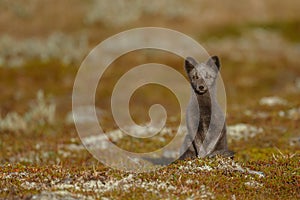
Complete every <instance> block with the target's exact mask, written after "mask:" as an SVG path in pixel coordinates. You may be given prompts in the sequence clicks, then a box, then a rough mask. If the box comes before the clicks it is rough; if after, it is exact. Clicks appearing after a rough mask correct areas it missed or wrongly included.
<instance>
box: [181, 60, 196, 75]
mask: <svg viewBox="0 0 300 200" xmlns="http://www.w3.org/2000/svg"><path fill="white" fill-rule="evenodd" d="M196 65H197V61H196V60H195V59H194V58H192V57H187V58H186V59H185V62H184V67H185V70H186V72H187V73H190V71H191V70H192V69H194V68H195V66H196Z"/></svg>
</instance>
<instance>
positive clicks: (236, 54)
mask: <svg viewBox="0 0 300 200" xmlns="http://www.w3.org/2000/svg"><path fill="white" fill-rule="evenodd" d="M122 2H123V1H118V3H117V4H116V5H109V4H107V3H106V1H101V2H100V1H94V0H90V1H79V0H75V1H58V0H52V1H47V0H45V1H36V0H26V1H21V0H16V1H13V2H11V1H6V0H0V30H1V31H0V80H1V84H0V91H1V95H0V103H1V104H0V105H1V106H0V199H299V198H300V196H299V194H300V189H299V188H300V168H299V166H300V155H299V153H300V125H299V124H300V123H299V122H300V101H299V99H300V60H299V58H300V48H299V46H300V45H299V44H300V43H299V42H300V39H299V35H300V30H299V23H300V20H299V19H300V15H299V12H298V8H299V6H300V5H299V2H298V1H296V0H288V1H285V2H281V1H277V0H276V1H273V0H266V1H251V2H247V3H245V4H239V3H236V1H233V0H232V1H228V2H226V3H225V2H224V3H221V4H220V3H219V1H194V0H189V1H185V2H183V1H174V2H175V4H173V1H170V2H169V1H164V3H160V2H161V1H154V2H153V4H151V5H149V6H145V4H143V3H141V2H140V3H139V2H138V1H134V0H132V1H130V3H131V5H132V6H130V8H131V9H132V12H131V13H128V12H125V13H123V12H119V9H121V8H123V7H122V5H123V4H122ZM123 3H124V2H123ZM171 4H172V6H168V5H171ZM104 5H105V6H104ZM179 8H180V9H179ZM65 9H69V10H70V12H65ZM158 10H160V11H158ZM97 11H98V12H97ZM100 11H101V12H100ZM105 12H108V13H109V14H110V15H112V16H110V15H106V14H105ZM116 13H117V14H119V16H117V14H116ZM236 16H239V17H236ZM114 19H115V20H114ZM141 26H162V27H167V28H172V29H175V30H178V31H181V32H183V33H186V34H188V35H190V36H191V37H193V38H195V39H196V40H197V41H199V42H200V43H201V44H202V45H203V46H204V47H205V48H206V49H207V50H208V52H209V53H210V54H214V55H218V56H219V57H220V59H221V61H222V67H221V75H222V78H223V81H224V84H225V87H226V95H227V124H228V137H229V138H228V141H229V147H230V149H232V150H233V151H235V152H236V154H235V158H234V159H233V160H231V159H224V158H221V157H216V158H213V159H190V160H186V161H176V162H175V163H173V164H171V165H169V166H164V167H162V168H160V169H158V170H156V171H152V172H148V173H146V172H145V173H133V172H124V171H119V170H115V169H111V168H109V167H107V166H105V165H103V164H102V163H100V162H98V161H97V160H96V159H95V158H94V157H93V156H92V155H91V154H90V153H89V152H88V151H87V150H86V149H85V148H84V146H83V145H82V143H81V140H80V138H79V136H78V134H77V132H76V129H75V126H74V123H73V120H72V113H71V110H72V105H71V102H72V87H73V82H74V78H75V76H76V73H77V70H78V68H79V66H80V62H81V60H82V59H83V58H84V57H85V56H86V55H87V53H88V52H89V50H91V49H92V47H93V46H94V45H96V44H97V43H98V42H100V41H102V40H103V39H105V38H106V37H109V36H110V35H112V34H115V33H118V32H120V31H122V30H126V29H129V28H135V27H141ZM155 61H157V62H159V63H164V64H167V65H169V66H171V67H173V68H174V69H177V70H178V71H180V72H181V73H182V74H184V68H183V60H182V59H181V58H178V57H176V56H174V55H171V54H168V53H166V52H152V51H140V52H131V53H129V54H127V55H125V56H123V57H120V58H119V59H118V60H116V61H115V62H114V63H113V64H112V66H111V70H108V71H107V72H106V73H105V76H104V78H103V84H105V85H108V86H110V87H106V89H105V88H101V86H99V90H98V91H97V95H96V107H97V114H98V117H99V121H100V122H99V123H101V124H102V125H103V126H104V127H105V131H107V134H108V135H109V138H110V139H111V140H112V141H113V142H114V143H115V144H117V145H118V146H119V147H121V148H123V149H125V150H131V151H136V152H147V151H150V150H153V149H155V148H157V147H160V146H162V145H164V144H165V143H166V142H168V141H169V140H170V139H171V138H172V136H173V135H174V134H175V132H176V127H177V126H178V123H179V116H178V108H177V104H178V103H177V101H176V99H174V95H173V94H172V93H170V92H169V91H167V90H165V89H164V88H159V87H158V86H149V87H144V88H142V89H141V90H140V91H137V92H136V93H134V95H133V97H132V102H131V104H130V109H131V111H132V114H133V118H134V119H135V121H137V122H138V123H145V122H146V121H147V120H148V116H147V115H145V113H147V110H148V105H151V104H152V103H153V102H155V103H157V102H158V103H161V104H162V105H164V106H166V109H167V110H168V112H169V114H170V116H169V118H168V120H167V124H166V127H165V129H164V130H163V132H162V133H161V134H160V135H159V136H158V137H157V138H156V139H155V140H150V139H149V140H144V141H143V142H141V141H140V140H137V139H134V138H131V137H127V136H123V135H122V134H121V133H120V132H119V130H118V128H117V126H116V124H115V123H114V121H113V119H112V116H111V111H110V108H109V105H110V104H109V103H110V98H109V96H110V93H111V89H112V87H113V85H114V84H115V82H116V80H118V78H119V77H120V76H121V75H122V73H124V72H126V71H127V70H128V69H130V68H132V67H133V66H136V65H138V64H142V63H148V62H155ZM119 66H122V69H121V70H117V72H116V71H113V69H120V68H119ZM153 89H154V90H155V91H156V92H157V94H158V95H156V97H155V98H152V96H153V95H151V94H152V93H153ZM100 97H101V98H100ZM103 97H105V98H103ZM145 97H147V98H145ZM166 97H168V98H166ZM145 105H146V106H145ZM83 112H85V111H83ZM133 131H137V132H138V131H139V130H133ZM182 131H185V130H182ZM100 143H101V141H100Z"/></svg>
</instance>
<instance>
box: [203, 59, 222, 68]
mask: <svg viewBox="0 0 300 200" xmlns="http://www.w3.org/2000/svg"><path fill="white" fill-rule="evenodd" d="M206 64H207V65H209V66H216V67H217V68H218V70H219V69H220V60H219V57H218V56H212V57H210V58H209V59H208V61H207V63H206Z"/></svg>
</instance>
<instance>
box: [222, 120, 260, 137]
mask: <svg viewBox="0 0 300 200" xmlns="http://www.w3.org/2000/svg"><path fill="white" fill-rule="evenodd" d="M262 132H263V128H261V127H256V126H252V125H248V124H243V123H240V124H236V125H230V126H227V135H228V140H229V141H232V140H242V139H245V140H247V139H249V138H253V137H255V136H256V135H257V134H260V133H262Z"/></svg>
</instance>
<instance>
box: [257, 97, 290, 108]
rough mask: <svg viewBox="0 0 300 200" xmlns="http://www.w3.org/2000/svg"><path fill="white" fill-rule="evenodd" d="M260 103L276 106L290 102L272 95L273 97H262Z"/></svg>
mask: <svg viewBox="0 0 300 200" xmlns="http://www.w3.org/2000/svg"><path fill="white" fill-rule="evenodd" d="M259 104H260V105H264V106H276V105H283V106H285V105H287V104H288V102H287V101H286V100H285V99H283V98H280V97H276V96H272V97H263V98H262V99H260V101H259Z"/></svg>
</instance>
